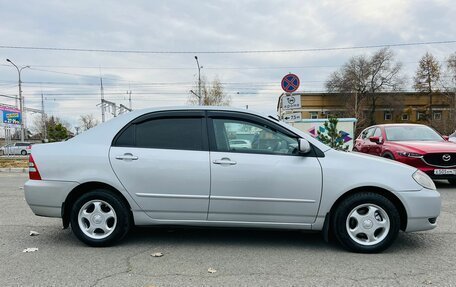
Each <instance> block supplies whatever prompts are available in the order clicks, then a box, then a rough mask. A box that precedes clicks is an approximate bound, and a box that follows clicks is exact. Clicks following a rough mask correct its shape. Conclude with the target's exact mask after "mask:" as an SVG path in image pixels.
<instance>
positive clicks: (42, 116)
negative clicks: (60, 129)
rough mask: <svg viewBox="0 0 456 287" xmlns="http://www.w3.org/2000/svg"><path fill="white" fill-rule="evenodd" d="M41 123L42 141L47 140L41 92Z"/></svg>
mask: <svg viewBox="0 0 456 287" xmlns="http://www.w3.org/2000/svg"><path fill="white" fill-rule="evenodd" d="M41 121H43V140H45V139H47V130H46V114H45V113H44V98H43V92H41Z"/></svg>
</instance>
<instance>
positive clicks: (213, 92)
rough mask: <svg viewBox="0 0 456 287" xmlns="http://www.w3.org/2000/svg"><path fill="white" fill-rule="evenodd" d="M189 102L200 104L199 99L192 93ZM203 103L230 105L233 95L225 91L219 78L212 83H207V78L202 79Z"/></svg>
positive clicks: (208, 104) (207, 104)
mask: <svg viewBox="0 0 456 287" xmlns="http://www.w3.org/2000/svg"><path fill="white" fill-rule="evenodd" d="M195 90H198V89H195ZM188 103H189V104H191V105H198V103H199V99H198V97H197V96H196V95H194V94H192V95H191V96H190V98H189V99H188ZM201 104H202V105H203V106H229V105H230V104H231V97H230V96H229V95H227V94H226V93H225V92H224V90H223V86H222V83H220V81H219V80H218V79H215V80H214V81H212V83H211V84H207V83H206V80H205V79H201Z"/></svg>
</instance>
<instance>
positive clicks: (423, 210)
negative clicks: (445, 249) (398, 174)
mask: <svg viewBox="0 0 456 287" xmlns="http://www.w3.org/2000/svg"><path fill="white" fill-rule="evenodd" d="M396 194H397V195H398V196H399V198H400V200H401V201H402V203H403V204H404V206H405V210H406V212H407V227H406V229H405V231H406V232H413V231H424V230H429V229H433V228H435V227H436V226H437V220H436V219H437V217H438V216H439V214H440V208H441V204H442V203H441V199H440V194H439V193H438V192H437V191H436V190H431V189H426V188H423V189H422V190H420V191H403V192H398V193H396Z"/></svg>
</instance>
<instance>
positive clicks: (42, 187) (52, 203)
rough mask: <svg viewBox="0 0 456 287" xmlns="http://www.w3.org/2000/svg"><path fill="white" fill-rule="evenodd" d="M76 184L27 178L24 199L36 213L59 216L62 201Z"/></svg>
mask: <svg viewBox="0 0 456 287" xmlns="http://www.w3.org/2000/svg"><path fill="white" fill-rule="evenodd" d="M77 185H78V183H77V182H74V181H53V180H28V181H27V182H26V183H25V185H24V193H25V200H26V201H27V203H28V205H29V206H30V208H31V209H32V211H33V213H35V214H36V215H40V216H46V217H61V208H62V203H63V202H64V201H65V199H66V198H67V196H68V194H69V193H70V192H71V191H72V190H73V189H74V188H75V187H76V186H77Z"/></svg>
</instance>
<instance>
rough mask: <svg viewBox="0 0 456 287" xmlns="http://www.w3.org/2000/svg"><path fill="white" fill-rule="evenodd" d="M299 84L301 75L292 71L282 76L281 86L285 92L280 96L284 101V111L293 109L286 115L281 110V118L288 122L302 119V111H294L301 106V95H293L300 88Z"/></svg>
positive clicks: (282, 106)
mask: <svg viewBox="0 0 456 287" xmlns="http://www.w3.org/2000/svg"><path fill="white" fill-rule="evenodd" d="M299 84H300V80H299V77H298V76H296V75H295V74H291V73H290V74H288V75H285V76H284V77H283V78H282V82H281V86H282V90H284V92H285V94H282V96H280V99H279V101H280V100H281V102H282V103H281V104H282V105H281V108H282V111H290V110H291V113H289V112H288V113H286V114H285V115H283V112H280V114H281V118H282V119H283V120H285V121H286V122H295V121H299V120H300V119H301V113H300V112H296V113H294V112H293V110H294V109H299V108H301V96H300V95H293V92H295V91H296V90H297V89H298V88H299Z"/></svg>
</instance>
